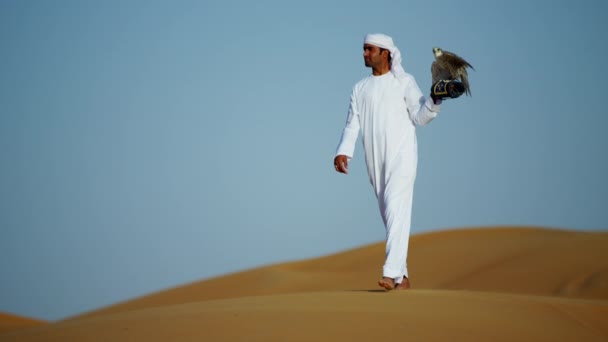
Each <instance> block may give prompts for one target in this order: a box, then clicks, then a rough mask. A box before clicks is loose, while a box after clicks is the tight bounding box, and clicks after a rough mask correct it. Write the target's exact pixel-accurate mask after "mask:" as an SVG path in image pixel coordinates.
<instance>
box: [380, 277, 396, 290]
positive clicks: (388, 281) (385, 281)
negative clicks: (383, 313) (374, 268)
mask: <svg viewBox="0 0 608 342" xmlns="http://www.w3.org/2000/svg"><path fill="white" fill-rule="evenodd" d="M378 285H380V287H384V289H385V290H389V291H390V290H393V289H394V288H395V281H394V280H393V279H392V278H387V277H384V278H382V279H380V280H378Z"/></svg>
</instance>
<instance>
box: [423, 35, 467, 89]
mask: <svg viewBox="0 0 608 342" xmlns="http://www.w3.org/2000/svg"><path fill="white" fill-rule="evenodd" d="M433 54H434V55H435V61H434V62H433V64H431V75H432V76H433V84H435V83H437V82H438V81H440V80H459V81H460V82H462V85H463V86H464V89H465V93H466V94H467V95H469V96H471V89H470V88H469V79H468V74H467V67H468V68H471V69H473V70H475V69H474V68H473V66H472V65H471V64H469V62H467V61H465V60H464V59H463V58H462V57H460V56H458V55H456V54H455V53H452V52H449V51H444V50H442V49H441V48H438V47H434V48H433Z"/></svg>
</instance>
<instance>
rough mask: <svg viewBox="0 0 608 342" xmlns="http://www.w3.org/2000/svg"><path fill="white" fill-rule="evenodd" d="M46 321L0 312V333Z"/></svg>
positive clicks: (41, 323)
mask: <svg viewBox="0 0 608 342" xmlns="http://www.w3.org/2000/svg"><path fill="white" fill-rule="evenodd" d="M46 323H47V322H45V321H41V320H38V319H33V318H27V317H22V316H17V315H11V314H7V313H3V312H0V334H3V333H7V332H9V331H15V330H20V329H24V328H29V327H33V326H38V325H43V324H46Z"/></svg>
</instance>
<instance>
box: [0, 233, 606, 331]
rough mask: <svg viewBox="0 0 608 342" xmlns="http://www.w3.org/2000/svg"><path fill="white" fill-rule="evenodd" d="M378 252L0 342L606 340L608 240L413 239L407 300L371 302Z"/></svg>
mask: <svg viewBox="0 0 608 342" xmlns="http://www.w3.org/2000/svg"><path fill="white" fill-rule="evenodd" d="M383 255H384V246H383V244H382V243H377V244H374V245H370V246H365V247H362V248H358V249H354V250H350V251H346V252H343V253H339V254H335V255H331V256H326V257H322V258H317V259H311V260H305V261H299V262H291V263H285V264H279V265H272V266H268V267H262V268H259V269H254V270H250V271H246V272H240V273H236V274H231V275H226V276H222V277H218V278H214V279H209V280H205V281H201V282H197V283H193V284H188V285H184V286H181V287H178V288H174V289H169V290H166V291H162V292H159V293H155V294H151V295H149V296H145V297H141V298H137V299H134V300H131V301H128V302H125V303H121V304H118V305H113V306H110V307H107V308H102V309H100V310H96V311H93V312H89V313H85V314H83V315H80V316H76V317H73V318H71V319H67V320H64V321H62V322H56V323H53V324H49V325H45V326H39V327H33V328H28V329H23V330H19V331H13V332H8V333H5V334H3V335H0V340H2V341H4V340H6V341H43V340H44V341H63V340H78V341H89V340H112V341H122V340H148V341H166V340H212V339H213V340H220V341H233V340H234V341H310V340H339V341H340V340H347V339H348V340H355V341H368V340H371V339H372V338H373V339H377V338H391V339H392V338H395V337H399V336H403V337H404V338H405V337H408V338H410V339H414V340H436V341H443V340H467V341H469V340H492V341H501V340H504V341H506V340H511V341H512V340H534V341H544V340H546V341H583V340H584V341H606V340H608V233H585V232H568V231H560V230H550V229H539V228H492V229H489V228H485V229H481V228H479V229H462V230H454V231H444V232H435V233H429V234H421V235H417V236H413V237H412V238H411V240H410V254H409V258H408V264H409V269H410V278H411V282H412V286H413V289H412V290H409V291H403V292H388V293H385V292H383V291H379V290H378V289H377V285H376V280H377V279H378V278H379V277H380V273H379V272H380V265H381V264H382V260H383Z"/></svg>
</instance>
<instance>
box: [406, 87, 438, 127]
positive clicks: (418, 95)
mask: <svg viewBox="0 0 608 342" xmlns="http://www.w3.org/2000/svg"><path fill="white" fill-rule="evenodd" d="M405 103H406V105H407V110H408V112H409V115H410V119H411V120H412V122H414V124H415V125H418V126H423V125H426V124H428V123H429V122H431V121H432V120H433V119H434V118H435V117H436V116H437V113H439V110H440V108H441V106H440V104H441V100H438V103H437V104H435V102H434V101H433V99H432V98H431V97H430V96H429V97H428V98H425V97H424V95H422V92H421V91H420V88H419V87H418V84H417V83H416V80H415V79H414V77H413V76H410V77H408V80H407V83H406V87H405Z"/></svg>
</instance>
